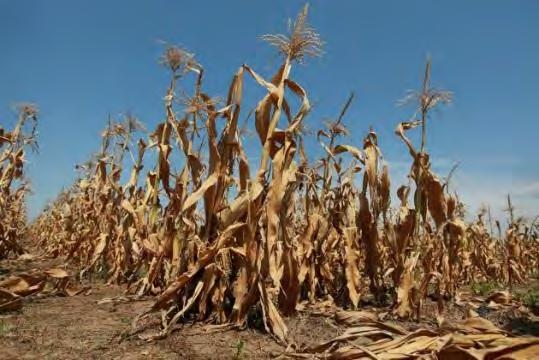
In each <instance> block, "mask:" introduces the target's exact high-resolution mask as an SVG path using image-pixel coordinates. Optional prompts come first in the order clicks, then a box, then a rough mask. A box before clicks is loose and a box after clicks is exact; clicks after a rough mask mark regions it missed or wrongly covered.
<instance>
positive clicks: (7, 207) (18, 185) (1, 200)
mask: <svg viewBox="0 0 539 360" xmlns="http://www.w3.org/2000/svg"><path fill="white" fill-rule="evenodd" d="M17 110H18V119H17V123H16V124H15V126H14V128H13V130H11V131H9V130H7V129H3V128H2V126H0V259H5V258H7V257H8V256H10V255H19V254H22V253H23V247H22V244H21V243H20V240H21V239H24V238H25V237H26V231H27V226H26V223H27V221H26V206H25V196H26V195H27V193H28V191H29V187H28V183H27V179H26V178H25V175H24V162H25V159H24V155H25V151H26V149H27V148H28V147H34V149H35V148H36V147H37V142H36V130H37V127H36V126H37V109H36V108H35V106H33V105H31V104H21V105H19V106H18V109H17Z"/></svg>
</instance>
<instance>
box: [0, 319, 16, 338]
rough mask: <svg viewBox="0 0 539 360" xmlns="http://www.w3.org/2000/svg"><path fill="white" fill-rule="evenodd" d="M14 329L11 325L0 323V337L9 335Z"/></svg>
mask: <svg viewBox="0 0 539 360" xmlns="http://www.w3.org/2000/svg"><path fill="white" fill-rule="evenodd" d="M13 329H15V326H13V325H11V324H10V323H7V322H5V321H0V335H7V334H9V333H10V332H11V331H12V330H13Z"/></svg>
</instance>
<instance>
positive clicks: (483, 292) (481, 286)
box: [471, 281, 500, 296]
mask: <svg viewBox="0 0 539 360" xmlns="http://www.w3.org/2000/svg"><path fill="white" fill-rule="evenodd" d="M499 288H500V284H498V283H496V282H493V281H481V282H476V283H473V284H472V285H471V289H472V292H473V293H474V294H475V295H479V296H488V295H490V294H491V293H492V292H494V291H495V290H497V289H499Z"/></svg>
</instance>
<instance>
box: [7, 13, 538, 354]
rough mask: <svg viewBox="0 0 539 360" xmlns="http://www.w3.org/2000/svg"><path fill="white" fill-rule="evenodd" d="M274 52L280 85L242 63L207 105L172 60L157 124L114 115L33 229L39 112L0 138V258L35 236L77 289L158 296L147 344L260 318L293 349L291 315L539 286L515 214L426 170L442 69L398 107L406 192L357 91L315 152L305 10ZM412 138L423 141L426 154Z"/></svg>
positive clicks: (310, 35) (411, 310) (415, 306)
mask: <svg viewBox="0 0 539 360" xmlns="http://www.w3.org/2000/svg"><path fill="white" fill-rule="evenodd" d="M262 39H263V40H265V41H266V42H267V43H268V44H269V45H271V46H274V47H275V48H276V50H277V51H278V52H279V53H280V55H281V56H282V57H281V58H282V63H281V64H280V66H279V67H278V68H276V69H274V71H275V72H274V74H272V75H271V76H269V77H264V76H263V75H261V74H260V73H258V72H257V71H256V69H254V68H252V67H251V66H249V65H247V64H244V65H241V66H240V67H239V68H238V70H237V72H236V73H235V74H233V76H232V80H231V82H230V86H229V88H228V93H227V96H226V98H225V99H220V98H218V97H215V96H212V95H210V94H207V93H205V91H204V80H205V77H204V74H205V73H204V67H203V65H201V64H199V63H198V62H197V60H196V59H195V57H194V55H192V54H190V53H189V52H188V51H186V50H184V49H181V48H179V47H176V46H169V47H168V48H166V51H165V52H164V55H163V56H162V59H161V63H162V65H163V66H164V67H165V69H166V71H168V73H169V74H170V84H169V86H168V88H167V89H166V91H165V93H164V98H163V100H164V104H163V114H164V118H163V120H162V121H161V122H160V123H159V124H158V125H157V126H156V127H155V129H153V131H152V132H150V133H148V132H147V131H146V129H145V127H144V125H143V124H142V123H141V122H139V120H138V119H137V118H136V117H134V116H133V115H130V114H127V115H125V116H124V117H123V118H120V119H112V118H111V119H109V121H108V123H107V125H106V127H105V129H104V130H103V133H102V136H101V146H100V148H99V149H97V151H96V153H95V154H93V155H92V156H91V157H90V158H89V160H88V161H87V162H85V163H83V164H80V165H78V166H77V171H78V173H77V174H78V177H77V179H76V180H75V181H74V183H73V184H72V185H71V186H70V187H69V188H68V189H66V190H64V191H63V192H62V193H61V194H59V196H58V197H57V198H56V199H55V200H54V201H53V202H52V203H51V204H50V205H48V206H47V208H45V210H44V211H43V212H42V213H41V214H40V215H39V216H38V218H37V219H36V220H35V221H33V222H32V223H31V225H30V226H29V229H28V231H27V226H26V219H25V202H24V197H25V195H26V193H27V192H28V187H27V185H26V182H25V179H24V176H23V164H24V151H25V148H26V147H27V146H28V145H31V144H33V141H34V134H35V127H34V128H32V129H31V130H30V132H29V133H25V132H24V131H23V128H24V126H25V125H26V124H27V122H33V123H34V124H35V120H36V112H35V110H33V108H30V107H22V108H21V109H20V115H19V122H18V124H17V125H16V127H15V128H14V130H13V131H11V132H9V131H6V130H3V129H0V146H1V147H2V148H1V149H2V150H3V153H2V155H1V158H0V159H1V160H0V164H1V166H0V178H1V180H0V188H1V198H0V202H1V204H2V206H1V210H0V257H7V256H8V255H9V254H10V253H13V254H19V253H22V249H21V246H20V244H19V242H18V240H19V239H22V238H31V239H33V241H35V243H36V244H37V247H38V248H39V249H41V250H42V251H43V252H44V253H45V254H46V255H47V256H49V257H61V258H65V259H66V261H68V262H69V263H71V264H73V265H74V266H75V267H77V268H78V269H79V270H80V273H79V276H80V277H81V278H86V277H92V276H101V277H103V278H105V279H106V282H108V283H110V284H122V286H125V289H126V292H127V293H128V294H132V295H136V296H143V295H152V296H155V301H154V303H153V306H152V307H151V308H150V309H148V311H146V312H145V313H143V314H141V315H140V316H139V317H138V318H137V319H135V323H134V327H135V328H136V327H137V324H138V323H139V322H140V321H141V320H142V319H144V318H145V317H148V316H150V315H151V314H153V313H156V312H160V313H161V315H162V327H161V328H160V329H159V331H158V333H156V334H153V335H152V336H151V339H158V338H163V337H166V336H167V335H169V334H170V333H171V332H172V331H173V330H174V329H175V328H176V327H177V325H178V324H179V323H180V322H181V321H182V320H183V319H185V318H187V317H191V318H193V317H194V318H195V319H197V320H199V321H209V322H211V323H214V324H223V325H229V326H233V327H237V328H245V327H247V326H252V325H253V321H254V320H253V319H257V318H259V319H261V320H262V324H263V327H264V328H265V330H266V331H267V332H268V333H269V334H271V335H272V336H273V337H274V338H275V339H276V340H277V341H279V342H282V343H285V342H286V339H287V334H288V327H287V321H286V318H287V317H288V316H291V315H293V314H295V313H296V312H297V311H298V309H299V308H301V307H304V306H315V305H316V304H322V303H328V302H329V303H331V304H334V305H335V306H338V307H340V308H344V309H349V310H357V309H359V308H361V300H362V299H363V298H364V297H367V296H368V297H371V298H373V299H374V301H375V302H376V303H378V304H385V306H387V308H388V309H390V310H389V311H390V312H391V313H392V314H394V315H395V316H396V317H398V318H402V319H417V320H419V319H420V318H421V314H422V309H423V304H424V302H425V301H426V299H427V298H429V297H430V298H434V299H436V301H437V302H438V308H439V313H440V314H443V311H444V304H445V303H446V302H447V301H450V300H452V299H455V297H456V296H457V295H458V290H459V289H460V288H462V287H463V286H469V285H470V284H473V283H477V282H481V281H497V282H500V283H502V284H504V285H506V286H507V287H509V288H511V287H513V286H516V285H518V284H524V283H526V282H527V281H528V280H529V279H530V278H532V277H533V276H536V275H537V270H538V269H539V246H538V245H539V228H538V227H537V225H536V224H535V223H528V222H526V221H524V220H522V219H520V218H516V217H515V216H514V215H513V212H512V211H511V213H510V214H509V215H508V218H509V221H508V223H509V225H508V226H507V228H505V226H502V225H500V223H499V222H497V223H496V224H495V226H496V231H493V230H492V223H489V222H488V221H487V219H486V211H481V212H480V213H479V214H478V215H477V216H476V217H475V219H474V220H471V221H470V220H467V218H466V217H465V214H464V204H463V203H462V202H461V200H460V199H459V198H458V196H457V195H456V193H453V192H451V191H450V190H449V184H448V183H449V178H450V177H448V179H446V180H443V179H442V178H441V177H440V176H439V175H438V174H436V173H434V171H433V170H432V168H431V163H430V159H429V153H428V151H427V149H428V147H431V148H432V147H434V146H435V145H434V144H430V143H428V132H427V129H428V127H427V125H428V126H431V124H432V126H443V124H441V123H437V124H434V123H431V120H432V118H433V113H432V110H434V109H435V108H438V107H443V106H444V105H445V104H447V103H449V102H450V101H451V100H452V93H451V92H448V91H441V90H437V89H435V88H434V87H432V86H431V61H430V60H427V63H426V66H425V72H424V77H423V79H421V82H420V84H421V85H420V87H419V90H417V91H414V92H409V93H408V94H407V95H406V97H405V99H404V102H405V103H407V104H411V105H413V107H414V111H413V114H412V116H409V115H410V114H403V118H407V119H408V120H407V121H402V122H400V123H396V128H395V141H399V142H401V143H402V148H403V149H404V150H405V151H407V152H408V153H409V156H410V157H409V163H410V170H409V174H408V179H407V183H406V184H404V185H402V186H392V185H391V181H392V180H393V179H390V175H389V168H388V165H387V164H386V163H385V162H384V159H383V156H382V149H381V148H380V147H379V145H378V143H379V142H378V134H377V133H376V131H375V130H376V129H373V128H371V129H370V131H369V132H368V133H366V134H363V136H362V139H363V140H362V142H358V141H357V139H360V138H359V137H358V135H360V134H354V135H356V136H354V137H350V136H349V135H350V134H349V131H348V129H347V127H346V122H347V116H346V114H347V110H348V108H349V107H350V106H351V104H353V101H354V96H353V94H352V95H351V96H350V97H349V99H348V100H347V101H346V102H345V103H344V105H343V107H342V109H340V111H338V112H337V113H338V116H337V118H335V119H334V120H332V121H330V122H327V123H326V124H325V126H324V127H323V128H321V129H319V130H317V132H316V135H315V136H316V139H317V141H318V143H319V146H320V149H321V150H322V153H323V156H322V157H320V158H318V159H313V158H309V157H308V156H307V150H306V148H305V145H304V139H305V138H306V137H307V136H310V135H309V134H308V132H307V131H306V130H305V129H306V123H307V122H308V119H309V117H310V116H311V114H310V111H311V104H310V101H309V96H308V92H307V90H306V89H305V88H304V87H303V86H302V85H301V84H299V83H298V82H296V81H295V80H293V79H294V73H295V72H294V71H295V70H297V71H301V70H302V69H301V67H298V66H296V65H297V64H298V63H304V62H306V61H307V60H308V58H310V57H317V56H322V55H323V49H322V48H323V41H322V39H321V37H320V35H319V34H318V33H317V32H316V31H315V30H314V29H313V28H312V27H311V26H310V25H309V23H308V22H307V7H305V8H304V10H303V11H302V12H300V14H299V15H298V17H297V18H296V20H295V22H293V23H292V24H291V25H290V28H289V32H288V33H287V34H276V35H264V36H262ZM184 83H189V84H190V83H193V84H194V86H193V88H192V89H191V90H190V92H189V94H187V93H186V92H185V91H179V90H178V88H179V84H184ZM257 87H261V88H262V89H263V90H264V91H265V95H264V96H263V97H262V98H260V99H259V100H258V102H257V103H256V104H254V112H253V113H254V126H249V125H250V124H249V122H248V121H246V122H245V123H242V121H241V120H240V118H244V117H245V116H246V115H247V114H248V113H249V110H250V106H251V107H252V105H251V104H245V102H244V101H243V99H244V98H245V94H246V93H248V92H249V91H259V90H258V89H255V88H257ZM178 94H181V95H178ZM250 128H252V129H250ZM250 130H252V132H253V133H254V134H255V136H257V137H258V139H259V141H260V142H259V145H258V146H259V149H257V153H258V154H259V162H257V163H253V162H252V161H251V162H249V161H248V159H249V158H250V159H252V157H248V155H247V151H248V150H247V149H246V148H245V147H244V144H243V142H244V139H245V136H247V135H246V134H247V133H248V131H250ZM412 132H420V134H421V136H420V139H421V141H420V142H419V143H418V144H415V143H413V142H412V140H411V138H412V137H411V136H410V134H411V133H412ZM313 136H314V135H313ZM252 151H253V149H249V153H251V152H252ZM402 180H404V179H397V180H393V181H402ZM393 189H397V190H396V194H395V193H394V191H393ZM508 200H509V207H510V208H511V206H512V205H511V203H510V198H508ZM511 209H512V208H511ZM371 320H372V319H371ZM373 321H374V320H373ZM403 335H405V334H403ZM328 346H329V344H328ZM311 350H313V349H311ZM314 350H316V349H314ZM314 350H313V351H314ZM318 350H320V349H318ZM336 358H338V357H336ZM342 358H347V357H342ZM350 358H353V357H350Z"/></svg>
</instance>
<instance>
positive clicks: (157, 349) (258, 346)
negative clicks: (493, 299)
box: [0, 259, 539, 359]
mask: <svg viewBox="0 0 539 360" xmlns="http://www.w3.org/2000/svg"><path fill="white" fill-rule="evenodd" d="M59 265H62V262H61V260H50V259H33V260H26V261H25V260H6V261H3V262H2V261H0V279H2V278H3V277H5V276H9V275H11V274H17V273H20V272H24V271H28V270H31V269H33V268H38V269H39V268H41V269H47V268H50V267H53V266H59ZM89 285H90V286H91V292H90V293H89V294H86V295H84V294H81V295H77V296H73V297H58V296H39V295H34V296H31V297H28V298H26V299H25V302H24V306H23V308H22V309H21V310H20V311H18V312H11V313H3V314H0V359H268V358H274V357H276V356H278V355H279V354H280V353H282V352H284V351H285V348H284V347H282V346H280V345H278V344H277V343H276V342H275V341H273V340H272V338H271V337H270V336H268V335H267V334H263V333H262V332H261V331H257V330H245V331H236V330H219V331H215V330H214V331H208V330H207V329H208V328H207V327H204V326H201V325H192V324H186V325H185V326H184V328H183V329H180V330H179V331H177V332H175V333H173V334H172V335H171V336H170V337H168V338H166V339H164V340H159V341H155V342H145V341H143V340H140V339H138V338H136V337H130V338H125V336H123V335H124V334H125V333H126V332H127V331H129V329H130V328H131V321H132V320H133V318H134V317H135V316H136V315H138V314H140V313H141V312H143V311H144V310H146V309H147V308H148V307H149V306H150V305H151V304H152V300H151V299H150V298H147V299H144V300H138V301H129V302H109V303H103V304H98V302H99V301H101V300H103V299H105V298H112V297H121V296H122V295H123V288H122V287H119V286H107V285H104V284H103V283H102V282H100V281H98V280H96V281H93V282H92V283H90V284H89ZM429 305H430V306H429ZM434 309H435V304H434V303H432V304H427V310H426V312H425V313H426V314H427V315H433V314H429V312H430V311H434ZM447 313H448V315H447V316H450V317H452V318H454V319H460V318H462V317H463V316H464V314H463V312H462V310H461V309H459V308H458V307H456V306H454V305H453V306H452V305H449V306H448V307H447ZM481 315H482V316H485V317H487V318H489V320H492V321H494V322H495V323H496V324H497V325H499V326H501V327H504V328H505V329H507V330H511V331H514V332H520V333H527V334H530V335H535V336H537V335H539V323H529V322H526V321H522V320H519V319H515V317H514V316H513V314H511V313H503V312H485V313H484V314H481ZM154 320H155V325H156V326H154V328H156V327H157V324H158V319H154ZM287 324H288V325H289V328H290V338H289V342H291V343H295V344H297V345H302V344H313V343H317V342H320V341H324V340H329V339H331V338H333V337H335V336H336V335H338V334H339V333H341V332H342V331H343V328H341V327H339V326H337V325H336V324H335V323H334V322H333V321H332V320H330V319H327V318H325V317H320V316H313V315H306V314H305V315H298V316H297V317H295V318H292V319H287ZM401 324H402V325H404V326H405V327H407V328H414V327H419V326H423V327H434V326H436V325H435V321H434V319H433V317H432V316H429V317H428V318H427V319H425V322H422V323H421V324H417V323H414V322H405V323H401Z"/></svg>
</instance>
